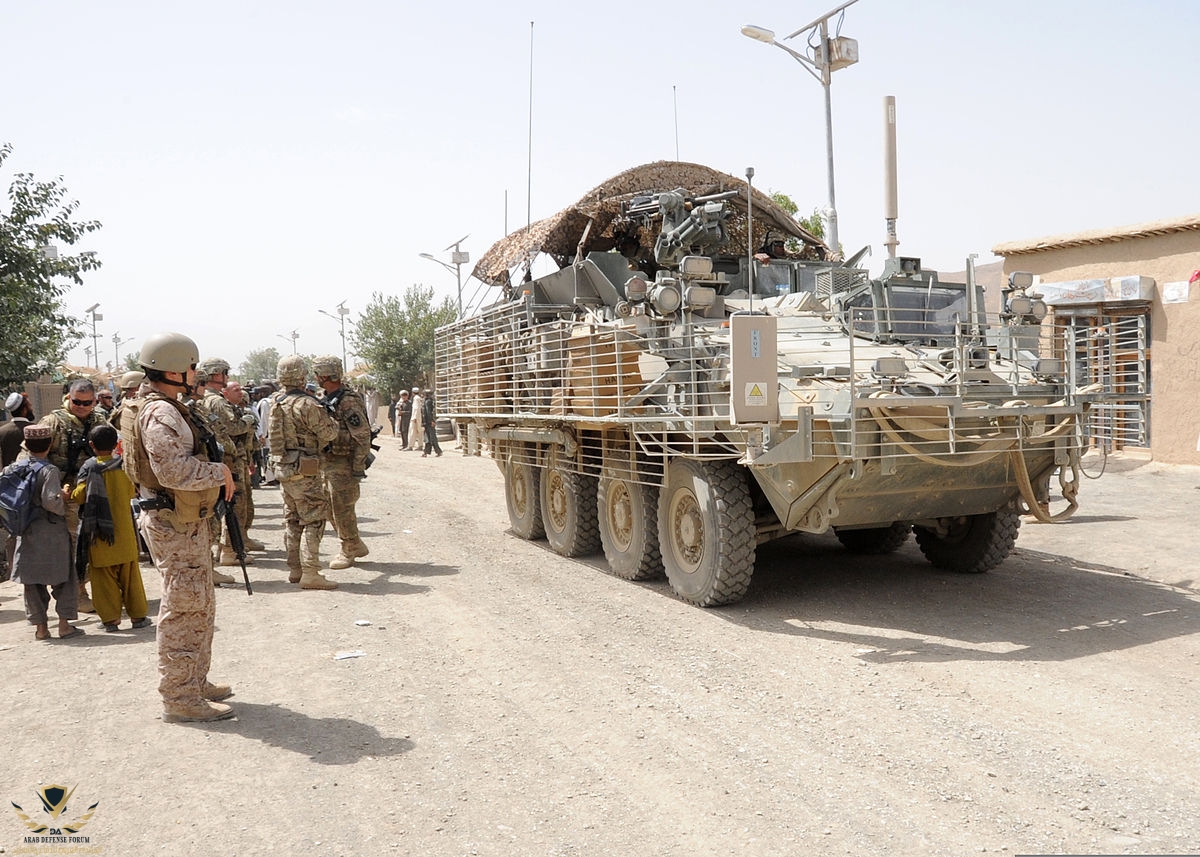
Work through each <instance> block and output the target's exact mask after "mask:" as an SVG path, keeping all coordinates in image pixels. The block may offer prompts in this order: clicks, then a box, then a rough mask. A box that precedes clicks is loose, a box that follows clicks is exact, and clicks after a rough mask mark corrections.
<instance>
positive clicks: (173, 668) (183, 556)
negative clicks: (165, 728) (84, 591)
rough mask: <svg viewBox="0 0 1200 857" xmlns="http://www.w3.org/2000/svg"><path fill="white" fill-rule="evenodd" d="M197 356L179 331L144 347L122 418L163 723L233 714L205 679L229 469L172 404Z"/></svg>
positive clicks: (202, 431)
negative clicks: (150, 591)
mask: <svg viewBox="0 0 1200 857" xmlns="http://www.w3.org/2000/svg"><path fill="white" fill-rule="evenodd" d="M198 358H199V349H197V347H196V343H195V342H193V341H192V340H191V339H189V338H188V337H186V336H184V335H183V334H181V333H160V334H156V335H155V336H152V337H150V338H149V339H148V340H146V343H145V345H143V346H142V352H141V356H140V358H139V361H140V362H141V364H142V368H143V369H144V370H145V372H146V378H147V380H148V381H149V386H150V392H149V393H147V394H146V396H145V398H143V399H141V400H138V401H137V402H135V403H134V405H133V407H132V408H131V412H132V413H131V416H133V419H132V420H130V419H123V420H122V421H121V422H122V428H124V429H126V431H125V436H124V437H123V438H122V445H123V447H124V450H125V467H126V469H127V470H128V471H130V473H129V475H130V477H131V478H132V479H133V481H134V483H135V484H137V485H138V486H139V492H138V493H139V497H140V502H141V503H142V512H141V514H140V516H139V520H138V526H139V528H140V529H141V532H142V535H143V536H144V537H145V539H146V542H147V543H148V544H149V546H150V552H151V554H152V555H153V556H154V562H155V564H156V565H157V566H158V570H159V571H160V572H161V573H162V600H161V602H160V604H159V609H158V675H159V683H158V691H159V693H160V694H161V695H162V700H163V714H162V717H163V720H164V721H167V722H180V721H210V720H222V719H224V718H226V717H232V716H233V709H232V708H230V706H228V705H224V704H221V703H220V702H218V701H217V700H221V699H225V698H226V697H228V696H230V695H231V694H232V693H233V690H232V689H231V688H230V687H229V686H228V685H219V684H213V683H211V682H210V681H209V680H208V670H209V665H210V663H211V660H212V639H213V628H214V622H215V619H216V597H215V595H214V593H213V587H212V581H211V574H212V555H211V554H210V553H209V548H208V538H207V529H208V518H210V517H211V516H212V515H213V507H214V505H215V503H216V501H217V499H218V496H219V494H220V492H221V491H222V490H223V491H224V492H225V497H226V499H231V498H232V497H233V492H234V483H233V472H232V471H231V470H230V469H229V468H228V467H226V466H225V465H224V464H218V463H216V462H212V461H209V460H208V456H207V454H206V453H205V447H204V440H203V439H204V437H205V436H206V435H207V433H208V429H207V427H206V426H204V425H202V424H199V423H198V422H197V421H195V420H194V418H193V417H192V413H191V411H189V410H188V409H187V407H186V406H185V405H183V403H182V402H180V401H178V399H177V398H176V397H177V395H178V393H179V392H181V391H185V390H188V389H189V388H190V385H191V384H193V383H194V379H193V377H192V375H193V373H194V371H195V367H196V361H197V359H198Z"/></svg>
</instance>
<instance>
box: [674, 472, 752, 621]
mask: <svg viewBox="0 0 1200 857" xmlns="http://www.w3.org/2000/svg"><path fill="white" fill-rule="evenodd" d="M658 543H659V547H660V549H661V550H662V559H663V566H664V568H665V569H666V572H667V580H668V581H669V582H670V584H671V589H673V590H674V591H675V594H676V595H678V596H679V597H680V598H682V599H683V600H684V601H689V602H691V603H692V604H695V605H697V606H699V607H714V606H717V605H719V604H732V603H733V602H735V601H738V600H740V599H741V598H742V596H743V595H745V594H746V590H747V588H749V586H750V577H751V575H752V574H753V573H754V549H755V545H756V533H755V528H754V509H753V505H752V503H751V500H750V488H749V486H748V485H747V484H746V471H745V468H743V467H741V466H739V465H738V464H735V463H734V462H732V461H696V460H693V459H688V458H676V459H674V460H673V461H671V462H670V463H669V464H668V465H667V475H666V482H665V484H664V485H663V488H662V490H661V491H660V492H659V497H658Z"/></svg>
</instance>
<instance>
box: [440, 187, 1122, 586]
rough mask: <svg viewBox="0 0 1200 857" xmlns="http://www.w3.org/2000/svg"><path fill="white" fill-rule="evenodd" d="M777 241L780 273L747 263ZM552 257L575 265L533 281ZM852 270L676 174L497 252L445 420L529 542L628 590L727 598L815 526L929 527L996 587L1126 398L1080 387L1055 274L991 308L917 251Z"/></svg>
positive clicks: (775, 267)
mask: <svg viewBox="0 0 1200 857" xmlns="http://www.w3.org/2000/svg"><path fill="white" fill-rule="evenodd" d="M768 233H770V234H772V235H773V236H774V237H773V238H772V242H771V243H774V238H780V237H782V238H784V239H785V240H786V241H787V242H788V243H787V246H788V247H789V249H788V250H786V251H785V252H784V253H783V254H782V256H781V257H776V256H772V255H771V253H770V252H768V251H766V250H764V252H763V253H758V254H755V253H751V252H749V250H750V249H751V248H753V247H755V246H757V241H756V240H755V239H754V238H752V237H751V236H765V235H766V234H768ZM776 246H778V245H777V244H776ZM534 251H540V252H541V253H543V254H545V255H548V256H549V257H550V258H552V259H554V260H555V261H557V262H558V263H559V265H560V267H559V270H557V271H554V272H552V273H549V274H546V275H544V276H538V277H533V276H531V275H529V274H528V273H526V275H525V276H522V271H521V267H522V265H524V266H525V267H526V271H527V270H528V264H529V263H528V260H529V258H530V256H531V255H532V253H533V252H534ZM831 256H832V253H831V252H830V250H829V249H828V248H826V247H825V246H824V245H823V244H822V243H821V242H820V240H819V239H818V238H816V237H815V236H813V235H811V234H810V233H808V232H807V231H805V230H804V229H802V228H800V227H799V226H798V225H796V224H795V222H794V221H793V220H792V219H791V218H790V217H788V216H787V214H786V213H784V212H783V211H781V210H780V209H779V208H778V207H777V206H775V205H774V204H773V203H772V202H771V200H770V199H769V198H767V197H766V196H765V195H763V194H761V193H759V192H757V191H754V190H752V189H751V188H749V187H748V186H747V184H746V183H745V182H743V181H741V180H740V179H737V178H735V177H733V176H729V175H724V174H721V173H717V172H714V171H712V170H708V169H706V168H704V167H700V166H698V165H694V164H677V163H658V164H651V165H647V166H645V167H641V168H637V169H634V170H630V171H627V172H626V173H622V174H621V175H619V176H617V177H615V178H614V179H612V180H610V181H609V182H607V183H606V184H605V185H602V186H601V187H600V188H597V189H596V190H594V191H592V192H590V193H589V194H588V195H586V196H585V197H584V198H583V199H582V200H581V201H580V203H578V204H577V205H575V206H573V207H571V208H569V209H567V210H565V211H564V212H561V213H560V214H558V215H555V216H554V217H553V218H550V219H548V220H547V221H542V222H540V223H537V224H534V225H533V226H532V227H531V228H530V229H528V230H524V231H522V232H521V233H517V234H516V235H514V236H511V237H510V238H509V239H506V240H505V241H502V242H500V243H499V244H497V245H496V246H495V247H493V248H492V250H491V251H489V253H488V254H487V255H485V257H484V258H483V260H482V261H481V262H480V264H479V266H478V267H477V268H476V271H475V275H476V276H477V277H479V278H481V279H483V280H484V281H485V282H489V283H493V284H495V285H496V286H497V287H498V288H499V289H500V290H501V291H502V297H501V299H500V300H498V301H497V302H495V303H494V304H492V305H491V306H488V307H486V308H485V309H483V310H482V311H480V312H479V313H478V314H475V315H472V316H471V317H468V318H463V319H460V320H458V321H456V322H454V323H452V324H449V325H447V326H445V327H442V328H440V329H439V330H438V331H437V334H436V355H437V357H436V360H437V376H438V391H439V408H440V410H441V412H442V413H443V414H445V415H447V416H449V417H451V418H452V419H453V420H455V421H456V422H457V423H458V425H459V429H460V432H461V436H462V437H463V438H464V443H465V445H466V448H467V450H468V451H472V452H478V451H482V450H486V452H487V453H488V454H490V455H491V456H492V457H493V458H494V459H495V461H496V462H497V464H498V465H499V467H500V470H501V472H502V473H503V476H504V489H505V498H506V503H507V507H508V515H509V519H510V522H511V525H512V531H513V532H514V533H515V534H516V535H518V536H520V537H521V538H525V539H539V538H543V537H544V538H545V539H546V540H547V541H548V543H549V545H550V547H552V548H553V549H554V550H555V551H557V552H558V553H560V554H562V555H564V556H580V555H584V554H588V553H592V552H596V551H599V550H603V552H604V555H605V557H606V558H607V561H608V564H609V567H610V568H611V570H612V573H613V574H615V575H617V576H620V577H624V578H629V579H644V578H649V577H652V576H655V575H659V574H662V573H664V572H665V574H666V576H667V579H668V581H669V583H670V586H671V588H672V589H673V590H674V592H675V593H676V594H678V595H679V597H681V598H683V599H685V600H687V601H689V602H692V603H694V604H697V605H700V606H704V607H707V606H713V605H720V604H728V603H731V602H734V601H737V600H738V599H739V598H741V597H742V596H743V595H744V594H745V592H746V589H747V586H748V585H749V583H750V578H751V574H752V573H753V570H754V560H755V550H756V547H757V545H759V544H760V543H763V542H765V541H768V540H771V539H776V538H779V537H782V536H787V535H790V534H793V533H796V532H802V533H824V532H827V531H829V530H830V529H832V530H833V531H834V533H835V534H836V536H837V538H838V539H839V540H840V541H841V543H842V544H843V545H844V546H845V547H846V548H847V549H848V550H850V551H853V552H855V553H860V554H880V553H885V552H889V551H893V550H896V549H897V548H899V547H900V546H901V545H902V544H903V543H904V542H905V541H906V540H907V539H908V538H909V536H910V535H913V534H915V537H916V540H917V543H918V545H919V547H920V549H921V551H922V552H923V553H924V555H925V556H926V557H927V558H928V559H929V561H930V562H931V563H933V564H934V565H935V566H937V567H939V568H943V569H948V570H951V571H956V572H967V573H973V572H982V571H986V570H988V569H989V568H992V567H994V566H996V565H997V564H998V563H1000V562H1002V561H1003V560H1004V559H1005V557H1006V556H1007V555H1008V554H1009V552H1010V551H1011V549H1012V547H1013V544H1014V542H1015V540H1016V538H1017V531H1018V526H1019V524H1020V516H1021V515H1022V514H1032V515H1034V516H1035V517H1039V518H1041V519H1043V520H1052V519H1054V518H1061V517H1063V516H1065V515H1067V514H1070V512H1071V511H1073V510H1074V508H1075V495H1076V491H1077V488H1078V475H1079V467H1078V465H1079V456H1080V452H1081V446H1082V444H1083V443H1084V442H1085V441H1086V439H1085V438H1084V437H1083V435H1082V433H1081V429H1080V427H1081V424H1082V422H1081V421H1082V419H1083V418H1084V417H1085V415H1086V413H1087V409H1088V408H1089V406H1090V405H1092V404H1093V403H1094V402H1095V401H1097V400H1098V399H1099V398H1101V397H1103V396H1104V394H1105V392H1104V390H1103V389H1100V388H1098V387H1097V386H1095V385H1090V386H1088V385H1085V383H1084V382H1086V381H1087V379H1078V378H1076V377H1075V372H1074V366H1075V361H1074V360H1073V359H1072V357H1073V355H1074V354H1075V353H1076V349H1077V344H1076V343H1075V342H1074V341H1073V339H1072V335H1073V334H1072V329H1071V328H1069V327H1066V328H1061V329H1059V328H1056V327H1055V326H1054V325H1053V324H1052V323H1051V322H1050V321H1049V320H1047V319H1046V317H1045V316H1046V307H1045V305H1044V304H1042V303H1041V301H1040V300H1039V299H1038V297H1037V296H1036V294H1035V293H1033V292H1032V291H1031V290H1030V286H1031V284H1032V279H1031V278H1029V277H1022V276H1014V278H1013V280H1012V281H1011V282H1010V284H1009V287H1008V289H1006V290H1005V294H1004V302H1003V312H1002V313H1001V315H1000V316H998V317H990V316H989V315H988V314H987V313H986V312H985V310H984V305H985V304H984V296H983V292H982V288H980V287H978V286H977V285H975V283H974V282H972V280H973V276H972V274H971V269H970V266H969V265H968V275H967V277H966V279H967V280H968V282H966V283H948V282H942V281H941V280H940V279H939V277H938V275H937V273H936V272H935V271H930V270H927V269H925V268H923V267H922V266H921V263H920V261H919V260H918V259H914V258H895V259H889V260H888V261H887V263H886V265H885V267H884V271H883V273H882V275H881V276H879V277H877V278H874V279H872V278H871V277H870V276H869V274H868V272H867V271H866V270H865V269H864V268H862V267H859V266H858V264H857V263H858V261H859V258H858V257H855V258H851V259H849V260H847V261H844V262H841V261H832V260H831V258H830V257H831ZM514 265H515V266H516V267H517V271H516V274H515V276H513V275H512V274H511V267H512V266H514ZM1055 474H1057V477H1058V482H1059V485H1058V488H1059V490H1060V491H1061V496H1062V497H1063V498H1064V499H1065V500H1066V508H1065V509H1064V510H1063V511H1061V512H1058V513H1057V514H1056V515H1051V514H1050V512H1049V511H1048V500H1049V498H1050V490H1049V489H1050V484H1049V483H1050V480H1051V478H1052V476H1054V475H1055ZM1057 502H1059V501H1057V500H1056V503H1057Z"/></svg>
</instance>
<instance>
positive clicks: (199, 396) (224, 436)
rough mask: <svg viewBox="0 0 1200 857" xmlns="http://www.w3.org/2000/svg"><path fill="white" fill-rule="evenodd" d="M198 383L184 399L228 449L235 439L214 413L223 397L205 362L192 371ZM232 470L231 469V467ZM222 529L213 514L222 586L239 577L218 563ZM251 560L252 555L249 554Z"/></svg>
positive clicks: (212, 545) (212, 543) (212, 537)
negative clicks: (211, 391) (213, 388)
mask: <svg viewBox="0 0 1200 857" xmlns="http://www.w3.org/2000/svg"><path fill="white" fill-rule="evenodd" d="M193 375H194V377H195V384H194V385H193V387H192V389H191V391H190V393H185V394H184V397H183V400H184V404H186V405H187V406H188V409H189V410H191V412H192V414H193V415H194V416H195V418H196V419H197V420H201V421H202V422H203V423H204V425H205V426H206V427H207V428H208V430H209V431H210V432H212V434H213V436H215V437H216V439H217V443H218V444H220V446H221V449H222V450H225V449H228V448H229V447H231V446H233V440H232V439H231V438H230V437H229V433H228V432H227V431H226V430H225V425H224V423H222V422H221V418H220V416H219V415H217V414H216V413H214V412H213V411H214V408H213V406H214V405H216V403H217V401H218V400H219V399H220V394H219V393H214V394H213V395H211V396H210V395H209V390H208V382H209V374H208V370H207V369H206V368H205V364H204V363H200V364H198V365H197V366H196V371H195V372H194V373H193ZM230 469H231V470H232V468H230ZM233 478H234V480H235V481H236V480H237V471H234V473H233ZM221 529H222V522H221V518H220V517H219V516H213V517H212V518H210V519H209V521H208V547H209V550H210V551H212V582H213V586H220V585H221V584H223V583H234V582H235V580H236V578H234V577H233V576H232V575H228V574H226V573H225V572H223V571H219V570H218V569H217V566H218V565H220V562H221ZM247 559H249V557H247Z"/></svg>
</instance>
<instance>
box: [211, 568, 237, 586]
mask: <svg viewBox="0 0 1200 857" xmlns="http://www.w3.org/2000/svg"><path fill="white" fill-rule="evenodd" d="M212 582H213V586H220V585H221V584H222V583H236V580H235V578H234V577H233V576H232V575H229V574H225V573H224V572H221V571H217V570H216V569H215V568H214V569H213V570H212Z"/></svg>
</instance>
